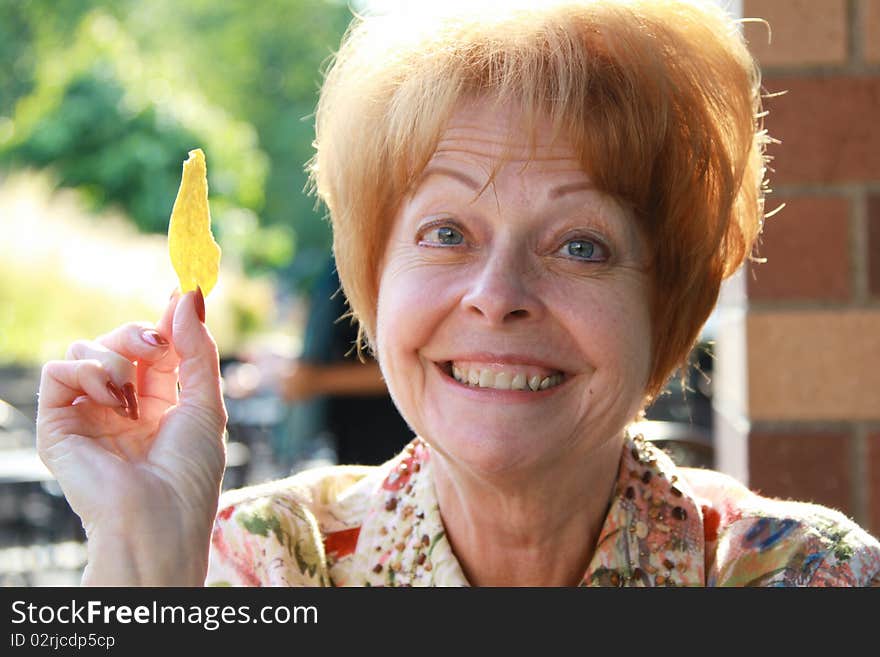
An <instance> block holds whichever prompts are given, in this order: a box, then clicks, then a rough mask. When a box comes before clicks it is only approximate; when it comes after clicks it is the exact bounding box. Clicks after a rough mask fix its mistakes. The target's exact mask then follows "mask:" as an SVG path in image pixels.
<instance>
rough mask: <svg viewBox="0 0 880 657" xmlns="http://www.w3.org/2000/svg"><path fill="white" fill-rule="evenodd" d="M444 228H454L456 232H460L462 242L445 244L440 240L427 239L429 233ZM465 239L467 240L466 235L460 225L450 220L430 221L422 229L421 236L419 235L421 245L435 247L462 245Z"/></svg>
mask: <svg viewBox="0 0 880 657" xmlns="http://www.w3.org/2000/svg"><path fill="white" fill-rule="evenodd" d="M443 229H452V230H454V231H455V232H456V233H458V234H459V235H460V236H461V242H459V243H457V244H443V243H441V242H440V241H439V240H437V241H430V242H429V241H426V240H425V238H426V237H427V236H428V235H430V234H431V233H434V232H437V231H441V230H443ZM465 241H466V240H465V236H464V231H463V230H462V229H461V228H460V227H459V226H458V225H456V223H455V222H453V221H449V220H444V221H432V222H431V223H429V224H428V225H427V226H425V227H424V228H423V229H422V232H421V236H420V237H419V246H427V247H434V248H437V247H439V248H450V247H456V246H461V245H462V244H464V242H465Z"/></svg>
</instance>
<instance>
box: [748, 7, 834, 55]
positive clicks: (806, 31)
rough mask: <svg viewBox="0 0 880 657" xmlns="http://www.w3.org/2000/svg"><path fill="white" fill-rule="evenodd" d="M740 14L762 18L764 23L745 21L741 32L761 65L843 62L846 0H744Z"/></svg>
mask: <svg viewBox="0 0 880 657" xmlns="http://www.w3.org/2000/svg"><path fill="white" fill-rule="evenodd" d="M743 16H744V17H746V18H763V19H764V20H765V21H767V22H768V23H769V24H770V30H771V34H772V41H771V42H770V43H768V41H767V26H766V25H763V24H761V23H746V24H745V25H744V26H743V32H744V34H745V37H746V40H747V41H748V42H749V50H751V51H752V54H754V55H755V57H756V58H757V59H758V61H759V62H760V64H761V66H763V67H766V66H785V67H794V66H810V65H815V64H842V63H844V62H845V61H846V53H847V15H846V1H845V0H822V10H821V11H817V10H816V0H773V2H767V0H744V2H743Z"/></svg>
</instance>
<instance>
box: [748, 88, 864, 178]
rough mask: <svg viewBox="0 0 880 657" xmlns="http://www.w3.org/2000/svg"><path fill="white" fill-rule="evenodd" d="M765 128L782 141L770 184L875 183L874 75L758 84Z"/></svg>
mask: <svg viewBox="0 0 880 657" xmlns="http://www.w3.org/2000/svg"><path fill="white" fill-rule="evenodd" d="M764 87H765V89H766V91H767V92H769V93H776V92H780V91H784V90H787V92H788V93H786V94H785V95H783V96H779V97H776V98H768V99H765V101H764V106H765V109H767V110H769V112H770V114H769V116H768V117H767V118H766V119H765V127H766V128H767V129H768V130H769V132H770V135H771V136H773V137H775V138H776V139H779V140H781V141H782V144H774V145H771V146H770V148H769V149H768V152H769V154H770V155H772V156H773V160H772V162H771V166H772V168H773V171H771V172H770V183H771V186H773V185H780V184H791V183H848V182H873V181H876V180H878V179H880V122H878V120H877V116H878V111H880V110H878V108H880V75H874V76H868V77H843V76H830V77H822V78H788V77H775V78H768V79H765V81H764Z"/></svg>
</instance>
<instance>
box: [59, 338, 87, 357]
mask: <svg viewBox="0 0 880 657" xmlns="http://www.w3.org/2000/svg"><path fill="white" fill-rule="evenodd" d="M90 346H91V343H89V341H88V340H75V341H73V342H71V343H70V346H69V347H68V348H67V353H66V354H65V356H64V357H65V358H66V359H67V360H77V359H79V358H82V355H83V354H84V353H86V352H87V351H88V350H89V348H90Z"/></svg>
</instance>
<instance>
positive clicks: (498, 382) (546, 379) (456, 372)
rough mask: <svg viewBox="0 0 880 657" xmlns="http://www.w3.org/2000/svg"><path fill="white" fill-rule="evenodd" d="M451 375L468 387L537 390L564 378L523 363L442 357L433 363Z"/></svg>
mask: <svg viewBox="0 0 880 657" xmlns="http://www.w3.org/2000/svg"><path fill="white" fill-rule="evenodd" d="M437 364H438V366H439V367H440V369H441V370H442V371H443V372H444V373H445V374H446V375H447V376H450V377H451V378H453V379H455V380H456V381H458V382H459V383H461V384H462V385H465V386H468V387H469V388H491V389H493V390H522V391H525V392H539V391H542V390H549V389H550V388H555V387H556V386H558V385H560V384H561V383H562V382H563V381H565V378H566V376H565V373H564V372H561V371H558V370H557V371H551V370H547V369H544V368H539V367H530V366H527V365H498V364H494V363H493V364H492V365H491V366H490V365H488V364H481V363H460V362H453V361H446V362H445V363H437Z"/></svg>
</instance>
